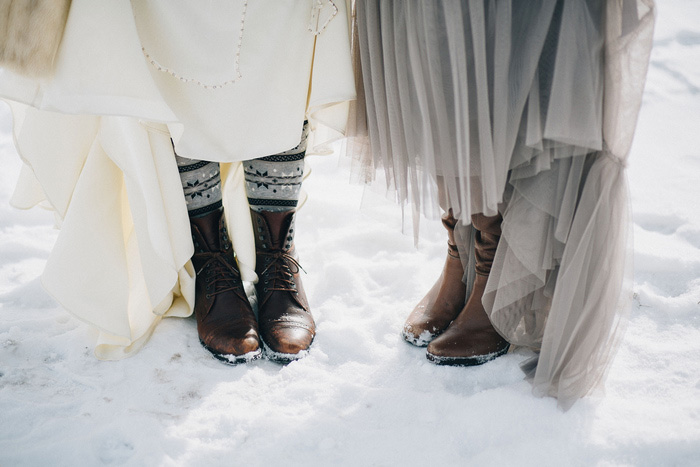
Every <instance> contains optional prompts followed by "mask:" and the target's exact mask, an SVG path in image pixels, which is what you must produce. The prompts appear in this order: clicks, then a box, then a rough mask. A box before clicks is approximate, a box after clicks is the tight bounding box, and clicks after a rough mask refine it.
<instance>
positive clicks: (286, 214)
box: [251, 210, 316, 363]
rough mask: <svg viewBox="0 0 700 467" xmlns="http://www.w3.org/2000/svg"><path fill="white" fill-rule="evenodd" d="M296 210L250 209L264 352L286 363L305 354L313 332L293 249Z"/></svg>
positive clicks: (314, 328) (311, 319)
mask: <svg viewBox="0 0 700 467" xmlns="http://www.w3.org/2000/svg"><path fill="white" fill-rule="evenodd" d="M295 212H296V210H290V211H281V212H272V211H261V212H256V211H253V210H251V215H252V217H253V229H255V231H256V236H255V250H256V267H255V269H256V272H257V273H258V284H257V286H256V289H257V293H258V322H259V325H260V336H261V337H262V341H263V343H264V344H265V347H266V349H265V354H266V355H267V357H268V358H269V359H270V360H274V361H277V362H282V363H288V362H290V361H292V360H297V359H299V358H301V357H303V356H305V355H306V354H307V351H308V349H309V347H310V346H311V342H312V341H313V340H314V336H315V335H316V325H315V323H314V319H313V317H312V316H311V311H310V310H309V303H308V301H307V300H306V294H305V293H304V286H303V285H302V283H301V277H300V275H299V270H300V269H301V265H300V264H299V262H298V261H297V260H296V258H295V251H294V215H295Z"/></svg>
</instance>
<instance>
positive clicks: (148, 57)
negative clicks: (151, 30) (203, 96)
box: [141, 0, 335, 89]
mask: <svg viewBox="0 0 700 467" xmlns="http://www.w3.org/2000/svg"><path fill="white" fill-rule="evenodd" d="M247 10H248V0H244V2H243V12H242V14H241V28H240V32H239V34H238V45H237V46H236V56H235V59H234V69H235V76H234V77H233V78H231V79H229V80H226V81H224V82H221V83H216V84H211V83H206V82H203V81H201V80H199V79H197V78H191V77H187V76H182V75H181V74H179V73H177V72H176V71H175V70H172V69H170V68H168V67H166V66H164V65H162V64H161V63H160V62H158V60H156V59H155V58H154V57H152V56H151V55H150V54H149V53H148V51H147V50H146V48H145V47H143V45H142V46H141V50H142V51H143V55H144V56H145V57H146V60H147V61H148V63H150V64H151V65H153V66H154V67H155V69H156V70H158V71H160V72H163V73H167V74H169V75H170V76H172V77H173V78H175V79H178V80H180V81H181V82H183V83H192V84H196V85H197V86H201V87H203V88H204V89H221V88H223V87H224V86H228V85H230V84H234V83H235V82H236V81H238V80H239V79H241V78H242V77H243V76H242V75H241V46H242V44H243V32H244V30H245V17H246V11H247ZM334 16H335V15H334Z"/></svg>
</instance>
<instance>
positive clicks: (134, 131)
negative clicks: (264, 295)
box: [0, 0, 355, 359]
mask: <svg viewBox="0 0 700 467" xmlns="http://www.w3.org/2000/svg"><path fill="white" fill-rule="evenodd" d="M142 49H143V50H142ZM147 57H150V58H147ZM151 60H153V61H154V63H153V64H152V63H150V61H151ZM163 70H167V72H166V71H163ZM173 73H174V75H173ZM205 85H209V86H210V87H209V88H206V87H204V86H205ZM214 85H216V88H212V86H214ZM0 96H1V97H2V98H4V99H5V100H6V101H7V102H8V103H9V104H10V106H11V109H12V112H13V115H14V136H15V141H16V146H17V149H18V152H19V154H20V156H21V157H22V159H23V161H24V162H25V165H24V167H23V169H22V172H21V176H20V180H19V182H18V185H17V188H16V191H15V193H14V195H13V198H12V204H13V205H15V206H17V207H20V208H29V207H32V206H35V205H39V204H40V205H43V206H46V207H49V208H51V209H53V210H54V211H55V213H56V220H57V224H59V225H60V228H61V232H60V235H59V237H58V240H57V242H56V245H55V247H54V250H53V252H52V253H51V256H50V258H49V260H48V262H47V265H46V270H45V272H44V274H43V276H42V283H43V285H44V287H45V288H46V289H47V291H48V292H49V293H50V294H51V295H52V296H53V297H54V298H55V299H56V300H57V301H58V302H59V303H61V305H63V307H64V308H66V309H67V310H69V311H70V312H71V313H73V314H74V315H75V316H77V317H78V318H80V319H82V320H84V321H86V322H87V323H89V324H91V325H93V326H95V327H97V328H98V329H99V331H100V336H99V339H98V342H97V345H96V349H95V353H96V355H97V357H99V358H102V359H116V358H121V357H124V356H126V355H128V354H131V353H133V352H135V351H136V350H138V349H139V348H140V347H141V346H142V345H143V344H144V342H145V341H146V340H147V339H148V337H149V336H150V335H151V333H152V332H153V329H154V328H155V326H156V325H157V324H158V322H159V321H160V320H161V319H162V318H163V317H166V316H179V317H185V316H189V315H190V314H191V313H192V307H193V303H194V271H193V269H192V266H191V264H190V261H189V260H190V257H191V256H192V253H193V247H192V241H191V237H190V227H189V220H188V217H187V210H186V207H185V201H184V197H183V194H182V188H181V185H180V177H179V174H178V170H177V166H176V164H175V159H174V155H173V144H174V145H175V147H176V150H177V152H178V154H179V155H182V156H185V157H189V158H195V159H204V160H213V161H220V162H227V163H228V164H223V166H222V180H223V181H224V203H225V206H226V210H227V218H228V221H229V223H230V226H229V227H230V231H231V232H232V241H233V243H234V248H235V250H236V252H237V254H238V262H239V266H240V269H241V273H242V276H243V278H244V280H247V281H254V280H256V276H255V272H254V271H255V252H254V242H253V236H252V228H251V225H250V215H249V212H248V205H247V199H246V197H245V187H244V184H243V173H242V169H241V167H240V162H239V161H241V160H245V159H252V158H256V157H263V156H267V155H270V154H276V153H279V152H282V151H284V150H287V149H289V148H292V147H294V146H295V145H296V144H298V142H299V141H298V140H299V132H300V129H301V127H302V123H303V121H304V119H305V118H309V120H310V122H311V126H312V128H313V129H315V130H316V131H315V135H314V136H315V139H314V140H312V141H313V142H311V143H310V145H309V147H310V148H311V147H314V146H316V148H317V149H316V150H317V151H319V150H321V151H322V150H323V143H324V142H328V141H330V140H331V139H333V138H337V137H340V136H341V135H342V133H343V132H344V128H345V123H346V119H347V106H348V104H347V101H348V100H351V99H353V98H354V97H355V87H354V83H353V75H352V68H351V60H350V45H349V35H348V15H347V9H346V4H345V2H344V1H343V0H333V1H329V0H322V1H320V2H319V1H313V0H242V1H235V2H223V1H220V0H198V1H197V2H191V1H186V0H138V1H134V2H129V0H109V1H106V2H96V1H94V0H73V2H72V5H71V9H70V13H69V17H68V22H67V25H66V30H65V33H64V36H63V40H62V42H61V46H60V49H59V51H58V55H57V63H56V70H55V74H54V75H53V77H52V78H51V79H49V80H45V81H39V80H32V79H28V78H24V77H22V76H19V75H16V74H14V73H11V72H9V71H7V70H0ZM322 127H323V128H322ZM171 138H172V143H171Z"/></svg>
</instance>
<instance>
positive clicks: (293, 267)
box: [260, 250, 306, 293]
mask: <svg viewBox="0 0 700 467" xmlns="http://www.w3.org/2000/svg"><path fill="white" fill-rule="evenodd" d="M260 255H262V256H266V257H268V258H270V262H269V263H268V264H267V266H265V269H263V270H262V272H261V273H260V276H262V278H263V284H264V286H263V289H264V290H265V292H267V291H270V290H279V291H286V292H295V293H296V291H297V288H296V284H295V282H294V274H296V273H298V272H299V270H301V271H304V273H306V270H305V269H304V268H303V267H301V264H299V261H297V259H296V258H294V256H292V255H290V254H289V253H287V252H285V251H283V250H274V251H269V252H268V251H264V252H260Z"/></svg>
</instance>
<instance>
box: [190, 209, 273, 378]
mask: <svg viewBox="0 0 700 467" xmlns="http://www.w3.org/2000/svg"><path fill="white" fill-rule="evenodd" d="M190 226H191V228H192V239H193V241H194V249H195V253H194V256H193V257H192V264H193V265H194V268H195V271H196V272H197V280H196V286H195V287H196V289H195V290H196V291H195V305H194V313H195V316H196V318H197V333H198V334H199V341H200V342H201V343H202V345H203V346H204V348H205V349H207V350H208V351H209V352H211V353H212V354H213V355H214V357H216V358H218V359H219V360H221V361H222V362H224V363H228V364H231V365H235V364H238V363H243V362H249V361H252V360H256V359H258V358H260V357H261V355H262V349H261V348H260V337H259V336H258V323H257V321H256V320H255V313H254V312H253V309H252V307H251V306H250V302H249V301H248V296H247V295H246V293H245V289H244V288H243V282H242V281H241V274H240V272H239V271H238V265H237V264H236V260H235V258H234V256H233V248H232V247H231V242H230V241H229V238H228V233H227V231H226V223H225V221H224V216H223V209H219V210H217V211H214V212H212V213H211V214H207V215H206V216H202V217H191V218H190Z"/></svg>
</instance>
